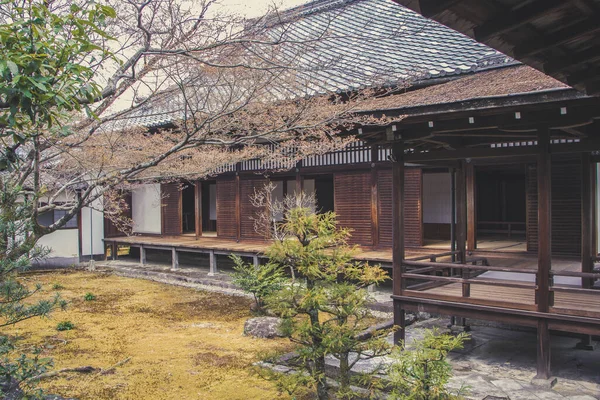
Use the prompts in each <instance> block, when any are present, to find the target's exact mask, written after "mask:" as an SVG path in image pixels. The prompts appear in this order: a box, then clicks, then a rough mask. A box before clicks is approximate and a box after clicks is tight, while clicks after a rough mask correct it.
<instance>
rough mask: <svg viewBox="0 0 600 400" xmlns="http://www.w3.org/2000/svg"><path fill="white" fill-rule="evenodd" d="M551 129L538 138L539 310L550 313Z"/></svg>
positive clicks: (537, 294) (542, 132)
mask: <svg viewBox="0 0 600 400" xmlns="http://www.w3.org/2000/svg"><path fill="white" fill-rule="evenodd" d="M549 137H550V131H549V129H546V130H542V131H541V132H540V136H539V138H538V152H539V153H538V161H537V186H538V191H537V195H538V271H537V291H536V300H537V308H538V311H540V312H548V308H549V306H550V290H549V285H550V269H551V267H552V200H551V198H552V187H551V180H552V179H551V171H552V170H551V162H550V159H551V157H550V146H549Z"/></svg>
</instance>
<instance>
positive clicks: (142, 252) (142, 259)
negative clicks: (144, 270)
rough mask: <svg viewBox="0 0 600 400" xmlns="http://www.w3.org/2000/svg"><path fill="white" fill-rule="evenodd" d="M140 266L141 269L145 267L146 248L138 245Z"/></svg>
mask: <svg viewBox="0 0 600 400" xmlns="http://www.w3.org/2000/svg"><path fill="white" fill-rule="evenodd" d="M140 264H141V265H142V267H143V266H144V265H146V248H145V247H144V246H143V245H140Z"/></svg>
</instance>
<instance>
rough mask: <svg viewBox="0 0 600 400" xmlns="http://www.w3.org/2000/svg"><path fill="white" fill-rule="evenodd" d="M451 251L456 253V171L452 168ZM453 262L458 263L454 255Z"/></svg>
mask: <svg viewBox="0 0 600 400" xmlns="http://www.w3.org/2000/svg"><path fill="white" fill-rule="evenodd" d="M450 202H451V206H450V251H452V252H454V251H456V171H455V169H454V168H450ZM451 259H452V262H455V261H456V255H455V254H452V257H451Z"/></svg>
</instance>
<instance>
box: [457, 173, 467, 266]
mask: <svg viewBox="0 0 600 400" xmlns="http://www.w3.org/2000/svg"><path fill="white" fill-rule="evenodd" d="M465 170H466V162H465V161H461V162H460V167H459V168H458V170H457V171H456V250H457V251H458V259H459V261H460V263H462V264H465V263H466V262H467V197H466V194H467V191H466V190H467V189H466V174H465Z"/></svg>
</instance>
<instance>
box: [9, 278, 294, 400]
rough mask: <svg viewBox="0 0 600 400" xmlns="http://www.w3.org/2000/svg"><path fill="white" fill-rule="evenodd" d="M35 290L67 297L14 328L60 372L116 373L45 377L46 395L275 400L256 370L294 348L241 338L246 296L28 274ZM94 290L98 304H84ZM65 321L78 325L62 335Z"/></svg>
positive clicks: (146, 283)
mask: <svg viewBox="0 0 600 400" xmlns="http://www.w3.org/2000/svg"><path fill="white" fill-rule="evenodd" d="M24 280H25V281H26V282H27V283H28V284H29V285H32V286H33V285H34V284H36V283H41V284H43V285H44V293H43V295H45V296H49V295H52V294H53V293H54V292H56V291H57V290H55V289H54V288H55V287H56V286H55V285H60V286H62V287H63V289H60V290H58V292H60V294H61V296H62V297H63V298H64V299H66V300H68V301H69V306H68V309H67V310H66V311H57V312H55V313H53V314H52V316H51V318H50V319H39V318H37V319H33V320H30V321H25V322H22V323H20V324H18V325H17V326H16V327H14V328H12V329H10V330H8V333H9V334H13V335H14V334H18V335H21V336H22V337H23V338H24V339H25V341H26V342H27V343H28V344H37V345H42V344H44V346H45V348H46V350H45V355H47V356H50V357H52V358H53V359H54V362H55V369H60V368H71V367H81V366H88V365H89V366H92V367H95V368H104V369H106V368H109V367H110V366H113V365H115V364H117V363H119V362H120V361H122V360H126V359H127V358H129V357H130V360H129V361H128V362H126V363H125V364H123V365H122V366H119V367H118V368H116V370H115V372H114V373H111V374H106V375H100V374H96V373H94V374H91V375H89V374H88V375H86V374H76V373H71V374H64V375H61V376H59V377H56V378H51V379H47V380H44V381H43V384H42V386H43V387H44V388H45V389H47V391H48V392H49V393H53V394H59V395H62V396H65V397H75V398H78V399H245V400H249V399H278V398H280V397H279V396H278V394H277V392H276V391H275V390H274V389H273V386H272V384H271V383H269V382H266V381H263V380H262V379H261V378H259V377H257V376H254V375H252V374H251V373H250V366H251V365H252V363H253V362H255V361H257V360H259V359H260V356H261V355H263V354H264V353H265V352H272V351H284V350H289V349H290V347H289V344H288V342H287V340H283V339H282V340H267V339H252V338H249V337H245V336H243V334H242V332H243V325H244V322H245V320H246V319H247V318H248V317H249V316H250V313H249V300H247V299H244V298H240V297H234V296H227V295H223V294H217V293H208V292H202V291H198V290H194V289H189V288H182V287H176V286H169V285H166V284H160V283H155V282H150V281H145V280H140V279H130V278H123V277H119V276H114V275H110V274H104V273H91V272H71V273H66V272H55V273H44V274H32V275H27V276H26V277H25V279H24ZM88 292H89V293H92V294H94V295H95V296H96V300H93V301H85V300H84V295H85V294H86V293H88ZM61 321H71V322H72V323H73V324H74V325H75V329H74V330H71V331H62V332H59V331H57V330H56V326H57V324H58V323H59V322H61Z"/></svg>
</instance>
